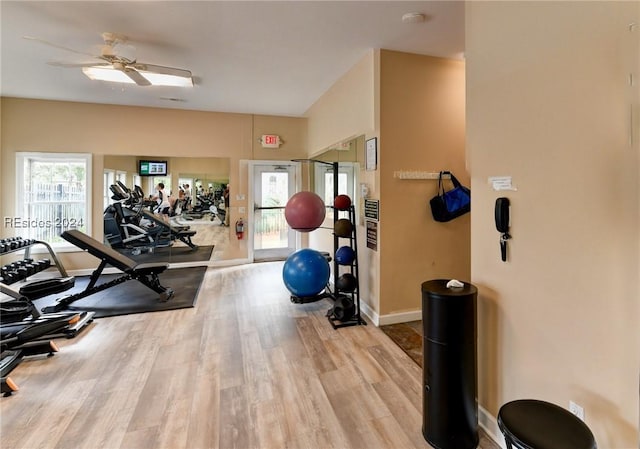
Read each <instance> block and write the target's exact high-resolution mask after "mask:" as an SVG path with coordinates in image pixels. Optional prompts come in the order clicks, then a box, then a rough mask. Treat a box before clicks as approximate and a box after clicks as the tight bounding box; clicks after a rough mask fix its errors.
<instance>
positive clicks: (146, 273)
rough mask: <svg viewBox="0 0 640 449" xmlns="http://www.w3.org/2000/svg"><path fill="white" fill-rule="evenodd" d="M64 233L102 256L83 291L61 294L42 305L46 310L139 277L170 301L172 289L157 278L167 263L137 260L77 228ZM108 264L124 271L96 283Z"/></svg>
mask: <svg viewBox="0 0 640 449" xmlns="http://www.w3.org/2000/svg"><path fill="white" fill-rule="evenodd" d="M61 237H62V238H63V239H65V240H66V241H68V242H70V243H73V244H74V245H75V246H77V247H78V248H80V249H83V250H86V251H87V252H88V253H89V254H91V255H92V256H95V257H97V258H98V259H100V265H99V266H98V268H96V269H95V270H94V271H93V273H92V274H91V278H90V279H89V284H88V285H87V287H86V288H85V289H84V290H83V291H81V292H80V293H76V294H73V295H67V296H63V297H61V298H58V299H57V300H56V304H55V305H53V306H49V307H44V308H43V309H42V311H43V312H44V313H54V312H59V311H61V310H64V309H66V308H67V306H69V304H71V303H73V302H75V301H77V300H79V299H82V298H85V297H87V296H90V295H93V294H94V293H97V292H100V291H102V290H106V289H108V288H111V287H114V286H116V285H118V284H122V283H123V282H126V281H130V280H136V281H138V282H140V283H142V284H144V285H145V286H147V287H149V288H150V289H151V290H153V291H154V292H157V293H158V294H159V300H160V301H161V302H165V301H168V300H170V299H171V298H172V297H173V290H172V289H170V288H167V287H163V286H162V285H161V284H160V279H158V275H159V274H160V273H162V272H163V271H165V270H166V269H167V268H169V264H168V263H138V262H136V261H135V260H133V259H129V258H128V257H127V256H125V255H123V254H120V253H119V252H117V251H115V250H114V249H112V248H110V247H108V246H105V245H103V244H102V243H100V242H99V241H97V240H95V239H94V238H91V237H89V236H88V235H87V234H84V233H82V232H80V231H78V230H76V229H72V230H69V231H64V232H63V233H62V234H61ZM107 265H111V266H112V267H114V268H117V269H118V270H120V271H122V272H123V273H124V274H123V275H122V276H120V277H117V278H116V279H113V280H112V281H108V282H103V283H101V284H97V282H98V278H100V276H101V275H102V272H103V270H104V269H105V267H106V266H107Z"/></svg>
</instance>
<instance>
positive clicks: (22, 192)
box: [5, 153, 91, 244]
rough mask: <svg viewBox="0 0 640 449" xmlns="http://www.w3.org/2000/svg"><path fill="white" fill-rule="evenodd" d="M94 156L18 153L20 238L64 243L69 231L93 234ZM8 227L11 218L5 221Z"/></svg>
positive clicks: (17, 225)
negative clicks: (61, 236)
mask: <svg viewBox="0 0 640 449" xmlns="http://www.w3.org/2000/svg"><path fill="white" fill-rule="evenodd" d="M90 186H91V155H90V154H71V153H16V192H17V194H16V216H15V217H11V218H9V219H8V220H10V221H12V223H10V226H11V227H14V228H16V235H20V236H22V237H25V238H32V239H36V240H42V241H45V242H48V243H51V244H57V243H64V240H63V239H62V238H60V234H61V233H62V232H63V231H65V230H67V229H78V230H80V231H82V232H86V233H88V234H90V233H91V226H90V224H91V223H90V216H91V188H90ZM5 225H7V218H5Z"/></svg>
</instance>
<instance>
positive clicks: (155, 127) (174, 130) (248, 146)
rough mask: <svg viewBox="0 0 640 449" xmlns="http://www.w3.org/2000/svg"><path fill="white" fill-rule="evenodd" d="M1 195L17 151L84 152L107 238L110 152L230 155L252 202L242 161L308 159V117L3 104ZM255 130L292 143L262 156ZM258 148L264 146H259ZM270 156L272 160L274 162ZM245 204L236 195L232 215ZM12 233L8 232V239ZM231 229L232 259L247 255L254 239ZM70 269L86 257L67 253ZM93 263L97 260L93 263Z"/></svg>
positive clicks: (8, 187)
mask: <svg viewBox="0 0 640 449" xmlns="http://www.w3.org/2000/svg"><path fill="white" fill-rule="evenodd" d="M1 114H2V115H1V119H2V122H1V123H2V136H1V139H2V140H1V150H2V154H1V161H2V162H1V163H2V176H1V180H0V184H2V190H3V191H5V192H7V191H11V192H13V191H14V185H15V176H14V167H15V153H16V152H19V151H42V152H80V153H92V154H93V156H94V157H93V175H94V192H93V204H94V205H96V206H95V207H94V210H93V216H92V218H93V234H94V235H95V236H96V237H97V238H101V236H102V226H101V223H102V207H101V206H102V172H103V167H104V163H103V159H104V155H137V156H148V157H163V158H171V157H173V156H180V157H194V158H206V157H223V158H229V170H230V172H229V175H230V176H229V177H230V184H232V185H235V186H237V187H236V194H245V198H246V197H247V196H246V195H247V191H246V189H247V186H248V183H247V173H246V167H245V168H244V169H243V170H242V171H241V170H240V161H241V160H250V159H252V158H253V155H254V154H256V155H258V156H260V157H261V158H264V159H279V158H281V157H282V156H283V155H286V156H287V157H291V156H296V155H297V157H304V156H305V155H306V154H307V149H306V138H305V133H306V131H305V123H306V120H305V119H291V118H288V117H282V118H280V117H267V116H256V117H254V116H252V115H247V114H228V113H217V112H200V111H184V110H174V109H156V108H143V107H127V106H112V105H98V104H86V103H72V102H58V101H44V100H28V99H17V98H3V99H2V111H1ZM254 126H255V129H256V130H259V129H265V130H269V131H268V132H269V133H270V134H279V135H280V136H281V137H282V138H283V140H284V141H285V145H286V146H283V147H281V150H282V151H274V152H270V153H266V152H261V151H260V150H258V149H257V148H256V143H255V141H254V137H255V136H254ZM258 145H259V144H258ZM270 155H271V157H269V156H270ZM241 206H244V207H246V206H247V203H246V199H245V200H242V201H241V200H237V199H236V196H235V195H232V198H231V216H232V220H235V218H233V217H235V216H238V214H237V209H238V207H241ZM0 208H1V212H2V215H3V216H12V215H13V214H14V212H13V211H14V210H15V198H14V196H13V195H9V196H7V197H6V198H3V202H2V204H1V205H0ZM7 232H9V231H8V230H6V229H2V235H5V234H6V233H7ZM229 232H230V239H229V240H230V244H229V252H228V257H230V258H244V257H247V248H246V242H247V240H243V241H241V242H239V241H238V240H237V239H236V238H235V234H233V233H231V228H229ZM63 257H64V258H65V264H67V265H68V268H69V269H74V268H85V267H86V265H87V260H89V259H87V258H85V259H79V258H77V257H75V256H68V255H64V256H63ZM91 263H92V262H91Z"/></svg>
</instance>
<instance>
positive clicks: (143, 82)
mask: <svg viewBox="0 0 640 449" xmlns="http://www.w3.org/2000/svg"><path fill="white" fill-rule="evenodd" d="M122 71H123V72H124V74H125V75H127V76H128V77H129V78H131V79H132V80H133V81H134V82H135V83H136V84H137V85H138V86H151V82H149V80H148V79H146V78H145V77H144V76H142V75H141V74H140V73H139V72H138V71H137V70H135V69H132V68H131V67H125V68H124V70H122Z"/></svg>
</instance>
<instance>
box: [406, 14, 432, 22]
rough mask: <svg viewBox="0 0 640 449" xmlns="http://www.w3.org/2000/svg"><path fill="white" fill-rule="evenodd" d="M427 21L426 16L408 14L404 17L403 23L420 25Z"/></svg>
mask: <svg viewBox="0 0 640 449" xmlns="http://www.w3.org/2000/svg"><path fill="white" fill-rule="evenodd" d="M425 19H426V17H425V15H424V14H422V13H419V12H408V13H406V14H404V15H403V16H402V23H420V22H424V21H425Z"/></svg>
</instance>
